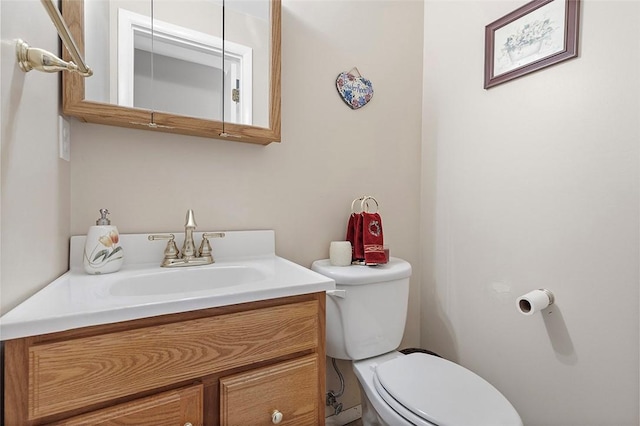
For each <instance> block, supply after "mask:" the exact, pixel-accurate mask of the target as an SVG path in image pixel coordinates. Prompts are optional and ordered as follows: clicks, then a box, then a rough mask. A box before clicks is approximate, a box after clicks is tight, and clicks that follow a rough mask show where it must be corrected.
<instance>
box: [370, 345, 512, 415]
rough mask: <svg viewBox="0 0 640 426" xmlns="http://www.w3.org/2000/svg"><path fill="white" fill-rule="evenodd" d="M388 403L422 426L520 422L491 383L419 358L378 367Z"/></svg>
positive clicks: (434, 360) (377, 379) (443, 363)
mask: <svg viewBox="0 0 640 426" xmlns="http://www.w3.org/2000/svg"><path fill="white" fill-rule="evenodd" d="M373 376H374V377H373V379H374V380H373V382H374V385H375V388H376V391H378V394H379V395H380V396H381V397H382V399H383V400H384V401H385V402H386V403H387V404H389V406H391V408H393V409H394V411H396V412H397V413H398V414H399V415H401V416H402V417H404V418H405V419H407V420H409V421H410V422H411V423H414V424H416V425H420V426H422V425H438V426H469V425H474V426H507V425H509V426H517V425H522V421H521V420H520V416H519V415H518V413H517V412H516V410H515V409H514V408H513V406H512V405H511V404H510V403H509V401H507V399H506V398H505V397H504V396H503V395H502V394H501V393H500V392H499V391H498V390H497V389H496V388H494V387H493V386H492V385H491V384H490V383H489V382H487V381H485V380H484V379H482V378H481V377H480V376H478V375H476V374H475V373H473V372H471V371H469V370H467V369H466V368H464V367H462V366H460V365H458V364H455V363H453V362H450V361H447V360H445V359H443V358H439V357H436V356H432V355H428V354H423V353H413V354H409V355H405V356H399V357H396V358H393V359H391V360H388V361H386V362H383V363H381V364H378V365H377V367H376V369H375V373H374V375H373Z"/></svg>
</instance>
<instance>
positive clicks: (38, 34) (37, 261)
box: [0, 0, 71, 313]
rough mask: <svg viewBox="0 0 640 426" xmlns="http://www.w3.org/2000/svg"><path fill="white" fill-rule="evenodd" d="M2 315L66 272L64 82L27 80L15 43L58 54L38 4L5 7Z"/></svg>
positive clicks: (1, 6)
mask: <svg viewBox="0 0 640 426" xmlns="http://www.w3.org/2000/svg"><path fill="white" fill-rule="evenodd" d="M0 21H1V23H0V31H1V32H0V37H1V40H2V41H1V44H0V46H1V47H0V49H1V50H0V55H1V56H0V59H1V60H0V75H1V79H0V80H1V81H0V92H1V95H2V96H1V97H0V101H1V104H2V106H1V109H0V122H1V123H2V130H1V133H0V139H1V143H2V145H1V150H0V160H1V166H0V170H1V173H2V174H1V178H0V180H1V183H2V188H1V191H0V206H1V211H0V217H1V221H0V228H1V229H2V238H1V239H0V251H1V252H2V258H1V260H0V313H4V312H7V311H8V310H9V309H10V308H12V307H14V306H15V305H17V304H18V303H20V302H21V301H22V300H24V299H26V298H27V297H29V296H30V295H32V294H33V293H34V292H35V291H37V290H38V289H40V288H42V287H43V286H44V285H46V284H47V283H49V282H50V281H52V280H53V279H54V278H56V277H57V276H59V275H61V274H62V273H63V272H64V271H65V270H67V265H68V256H69V254H68V241H69V234H70V231H69V230H70V219H69V217H70V209H71V206H70V164H69V163H67V162H65V161H64V160H61V159H59V158H58V121H57V120H58V104H59V78H60V77H59V75H58V74H45V73H41V72H37V71H31V72H29V73H24V72H22V71H21V70H20V68H19V67H18V64H17V62H16V59H15V55H16V53H15V49H16V48H15V39H17V38H22V39H24V40H25V41H27V42H28V43H29V44H30V45H32V46H34V47H40V48H44V49H47V50H51V51H54V52H55V51H57V49H58V42H57V33H56V29H55V27H54V26H53V24H52V23H51V21H50V20H49V16H48V15H47V13H46V11H45V9H44V7H43V6H42V5H41V4H40V2H39V1H35V0H30V1H18V0H16V1H10V0H9V1H7V0H2V2H0Z"/></svg>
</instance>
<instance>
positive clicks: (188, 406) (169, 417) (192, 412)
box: [54, 385, 203, 426]
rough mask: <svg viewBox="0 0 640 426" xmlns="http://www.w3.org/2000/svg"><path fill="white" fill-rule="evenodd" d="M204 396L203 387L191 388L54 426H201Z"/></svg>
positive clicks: (96, 412)
mask: <svg viewBox="0 0 640 426" xmlns="http://www.w3.org/2000/svg"><path fill="white" fill-rule="evenodd" d="M202 395H203V386H202V385H195V386H190V387H187V388H182V389H176V390H172V391H168V392H163V393H159V394H157V395H152V396H150V397H147V398H141V399H137V400H135V401H131V402H127V403H124V404H120V405H115V406H113V407H109V408H105V409H102V410H97V411H94V412H92V413H89V414H83V415H80V416H76V417H72V418H69V419H67V420H63V421H61V422H58V423H54V425H65V426H86V425H92V426H116V425H118V426H123V425H135V426H143V425H144V426H182V425H185V426H201V425H202V423H203V420H202V419H203V409H202V399H203V398H202Z"/></svg>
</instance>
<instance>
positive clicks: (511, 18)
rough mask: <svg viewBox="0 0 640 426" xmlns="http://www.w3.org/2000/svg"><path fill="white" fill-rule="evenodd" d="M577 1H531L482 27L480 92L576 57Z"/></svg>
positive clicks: (578, 2) (578, 1)
mask: <svg viewBox="0 0 640 426" xmlns="http://www.w3.org/2000/svg"><path fill="white" fill-rule="evenodd" d="M579 13H580V0H533V1H532V2H529V3H527V4H525V5H524V6H522V7H520V8H519V9H516V10H514V11H513V12H511V13H509V14H508V15H505V16H503V17H502V18H500V19H498V20H497V21H494V22H492V23H491V24H489V25H487V26H486V27H485V69H484V88H485V89H488V88H490V87H493V86H496V85H498V84H501V83H504V82H506V81H509V80H513V79H514V78H518V77H522V76H523V75H526V74H529V73H530V72H533V71H538V70H540V69H542V68H545V67H548V66H550V65H553V64H557V63H558V62H562V61H565V60H567V59H570V58H574V57H576V56H578V19H579Z"/></svg>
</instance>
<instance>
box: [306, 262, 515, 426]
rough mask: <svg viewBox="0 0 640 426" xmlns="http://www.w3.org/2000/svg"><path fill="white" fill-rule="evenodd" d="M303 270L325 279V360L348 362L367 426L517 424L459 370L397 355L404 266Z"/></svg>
mask: <svg viewBox="0 0 640 426" xmlns="http://www.w3.org/2000/svg"><path fill="white" fill-rule="evenodd" d="M311 269H313V270H314V271H316V272H318V273H320V274H322V275H325V276H327V277H330V278H333V279H334V280H335V282H336V290H334V291H330V292H327V343H326V351H327V356H329V357H332V358H339V359H348V360H352V361H353V370H354V372H355V374H356V376H357V378H358V381H359V383H360V390H361V391H362V392H361V394H362V419H363V423H364V424H365V425H366V426H370V425H388V426H404V425H407V426H409V425H420V426H422V425H424V426H522V420H521V419H520V416H519V415H518V413H517V412H516V410H515V409H514V408H513V406H512V405H511V404H510V403H509V401H508V400H507V399H506V398H505V397H504V396H503V395H502V394H501V393H500V392H499V391H498V390H497V389H496V388H494V387H493V386H492V385H491V384H490V383H489V382H487V381H485V380H484V379H482V378H481V377H480V376H478V375H476V374H475V373H473V372H471V371H470V370H467V369H466V368H464V367H462V366H460V365H458V364H455V363H453V362H450V361H447V360H445V359H443V358H439V357H437V356H433V355H429V354H425V353H417V352H416V353H410V354H409V355H404V354H402V353H400V352H397V351H396V349H397V348H398V346H399V345H400V341H401V339H402V335H403V333H404V326H405V321H406V317H407V304H408V300H409V277H410V276H411V265H410V264H409V263H408V262H406V261H404V260H402V259H398V258H393V257H392V258H391V259H390V261H389V263H387V264H385V265H379V266H373V267H370V266H346V267H340V266H331V264H330V263H329V260H328V259H324V260H317V261H315V262H313V265H312V266H311Z"/></svg>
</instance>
